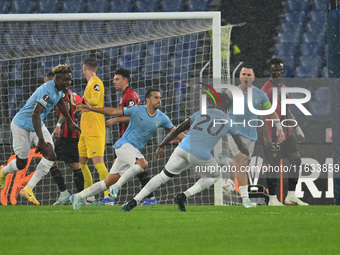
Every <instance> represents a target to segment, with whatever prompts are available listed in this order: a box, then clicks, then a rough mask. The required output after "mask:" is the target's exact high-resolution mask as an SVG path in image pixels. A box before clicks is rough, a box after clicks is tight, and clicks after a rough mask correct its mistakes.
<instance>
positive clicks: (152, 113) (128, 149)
mask: <svg viewBox="0 0 340 255" xmlns="http://www.w3.org/2000/svg"><path fill="white" fill-rule="evenodd" d="M145 99H146V105H140V106H139V105H138V106H137V105H135V106H132V107H130V108H128V107H124V108H123V109H121V108H112V107H104V108H96V107H92V106H90V105H89V104H87V103H86V104H85V105H80V106H79V107H83V110H82V112H87V111H94V112H98V113H102V114H106V115H114V116H122V115H124V116H126V117H130V124H129V126H128V128H127V130H126V131H125V133H124V135H123V136H122V138H120V139H119V140H118V141H117V142H116V143H115V144H114V146H113V148H115V153H116V155H117V158H116V161H115V162H114V164H113V165H112V168H111V170H110V174H109V176H108V177H107V178H106V179H105V180H103V181H100V182H97V183H95V184H93V185H92V186H91V187H89V188H87V189H85V190H83V191H82V192H80V193H77V194H74V195H72V196H71V197H70V201H71V202H72V204H73V209H79V208H80V206H81V205H82V204H83V203H84V200H85V199H86V198H87V197H89V196H94V195H96V194H98V193H100V192H102V191H104V190H106V189H107V188H109V187H110V196H111V197H113V198H116V197H117V194H118V191H119V189H120V188H121V187H122V185H124V184H125V183H127V182H128V181H129V180H130V179H131V178H133V177H134V176H135V175H137V174H140V173H141V172H143V171H145V169H146V168H147V167H148V162H147V161H146V160H145V158H144V156H143V155H142V153H141V150H142V149H143V148H144V147H145V145H146V143H147V142H148V141H149V139H150V138H151V136H152V135H153V134H154V133H155V132H156V130H157V129H158V128H160V127H163V128H165V129H169V130H174V129H175V127H174V125H173V124H172V123H171V121H170V119H169V117H168V116H166V115H165V114H164V113H163V112H161V111H160V110H159V108H160V107H161V94H160V92H159V91H158V90H156V89H150V90H149V91H148V92H146V94H145ZM183 136H184V135H183V134H180V135H179V137H178V138H179V139H181V138H183Z"/></svg>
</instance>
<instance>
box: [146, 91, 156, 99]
mask: <svg viewBox="0 0 340 255" xmlns="http://www.w3.org/2000/svg"><path fill="white" fill-rule="evenodd" d="M151 92H159V90H158V89H149V90H148V91H147V92H146V93H145V99H147V98H151Z"/></svg>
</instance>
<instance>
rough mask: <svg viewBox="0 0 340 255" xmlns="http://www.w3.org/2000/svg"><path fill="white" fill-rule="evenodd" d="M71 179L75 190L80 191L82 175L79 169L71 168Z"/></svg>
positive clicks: (82, 183) (81, 188)
mask: <svg viewBox="0 0 340 255" xmlns="http://www.w3.org/2000/svg"><path fill="white" fill-rule="evenodd" d="M72 172H73V180H74V184H75V185H76V188H77V192H80V191H82V190H83V189H84V176H83V172H82V171H81V169H80V168H79V169H77V170H73V171H72Z"/></svg>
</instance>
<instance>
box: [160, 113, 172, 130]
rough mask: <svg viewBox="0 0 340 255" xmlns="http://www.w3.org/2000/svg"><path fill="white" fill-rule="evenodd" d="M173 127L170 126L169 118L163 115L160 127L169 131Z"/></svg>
mask: <svg viewBox="0 0 340 255" xmlns="http://www.w3.org/2000/svg"><path fill="white" fill-rule="evenodd" d="M173 126H174V124H172V122H171V120H170V119H169V117H168V116H167V115H166V114H164V115H163V125H162V127H164V128H165V129H171V128H172V127H173Z"/></svg>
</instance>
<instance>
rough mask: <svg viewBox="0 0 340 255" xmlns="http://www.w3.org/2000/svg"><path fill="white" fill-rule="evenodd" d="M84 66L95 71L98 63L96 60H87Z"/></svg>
mask: <svg viewBox="0 0 340 255" xmlns="http://www.w3.org/2000/svg"><path fill="white" fill-rule="evenodd" d="M84 65H86V66H87V67H88V68H89V69H91V70H96V69H97V67H98V63H97V61H96V60H94V59H92V58H88V59H86V60H85V61H84Z"/></svg>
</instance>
